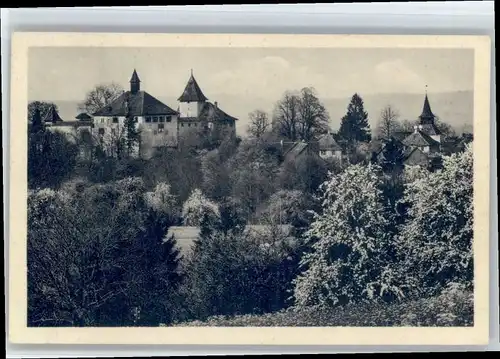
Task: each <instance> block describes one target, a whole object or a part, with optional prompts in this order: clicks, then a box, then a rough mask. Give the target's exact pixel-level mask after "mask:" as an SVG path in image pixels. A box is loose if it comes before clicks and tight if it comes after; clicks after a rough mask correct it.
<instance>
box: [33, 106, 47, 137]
mask: <svg viewBox="0 0 500 359" xmlns="http://www.w3.org/2000/svg"><path fill="white" fill-rule="evenodd" d="M44 129H45V126H44V125H43V121H42V115H41V113H40V109H39V108H38V107H36V108H35V110H34V113H33V118H32V119H31V128H30V130H31V133H38V132H41V131H43V130H44Z"/></svg>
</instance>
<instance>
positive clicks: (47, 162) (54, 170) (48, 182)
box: [28, 127, 78, 188]
mask: <svg viewBox="0 0 500 359" xmlns="http://www.w3.org/2000/svg"><path fill="white" fill-rule="evenodd" d="M35 128H36V127H35ZM35 128H33V130H34V129H35ZM77 155H78V148H77V146H76V145H75V144H73V143H71V142H69V141H68V139H67V138H66V137H65V136H64V134H61V133H59V132H51V131H47V130H44V129H43V127H39V128H38V131H37V132H30V133H29V134H28V187H29V188H44V187H57V186H59V185H60V184H61V183H62V182H63V181H64V180H66V179H68V178H69V177H70V176H71V174H72V172H73V170H74V168H75V165H76V160H77Z"/></svg>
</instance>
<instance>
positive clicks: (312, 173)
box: [279, 153, 328, 194]
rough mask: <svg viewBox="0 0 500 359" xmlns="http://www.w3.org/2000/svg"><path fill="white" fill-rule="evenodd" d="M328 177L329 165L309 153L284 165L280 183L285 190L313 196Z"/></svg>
mask: <svg viewBox="0 0 500 359" xmlns="http://www.w3.org/2000/svg"><path fill="white" fill-rule="evenodd" d="M327 176H328V164H327V163H326V162H325V161H324V160H323V159H321V158H320V157H319V156H317V155H316V154H313V153H307V154H304V155H301V156H300V157H298V158H294V159H290V160H288V161H286V162H285V163H284V165H283V167H282V169H281V173H280V175H279V183H280V187H281V188H283V189H287V190H298V191H301V192H304V193H310V194H312V193H315V192H316V191H317V190H318V188H319V186H320V185H321V184H322V183H323V182H324V181H325V180H326V179H327Z"/></svg>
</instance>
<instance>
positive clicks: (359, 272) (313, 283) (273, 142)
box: [27, 88, 473, 326]
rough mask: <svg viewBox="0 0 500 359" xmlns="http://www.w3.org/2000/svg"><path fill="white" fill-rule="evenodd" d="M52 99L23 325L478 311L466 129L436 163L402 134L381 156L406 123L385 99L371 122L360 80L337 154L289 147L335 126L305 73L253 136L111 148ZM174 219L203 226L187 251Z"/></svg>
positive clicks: (432, 321)
mask: <svg viewBox="0 0 500 359" xmlns="http://www.w3.org/2000/svg"><path fill="white" fill-rule="evenodd" d="M48 106H49V104H47V103H42V102H37V103H30V104H29V106H28V113H29V116H30V121H29V128H28V187H29V188H28V190H29V191H28V203H27V208H28V238H27V240H28V325H29V326H160V325H166V326H176V325H177V326H209V325H221V326H231V325H234V326H330V325H332V326H339V325H340V326H398V325H404V326H408V325H410V326H471V325H473V252H472V238H473V235H472V233H473V205H472V203H473V153H472V145H471V142H472V137H471V136H466V135H462V137H464V138H465V137H466V138H467V139H468V141H467V144H466V145H465V146H463V147H460V148H456V149H455V150H453V151H449V152H447V153H444V154H443V156H442V164H441V166H440V167H439V169H434V168H428V167H425V166H405V165H404V163H403V160H402V155H401V153H402V152H401V151H402V149H400V148H398V147H397V146H396V147H395V146H393V145H387V146H385V147H384V149H383V150H382V151H385V152H384V156H383V157H382V158H383V160H382V161H377V160H374V158H373V156H372V153H371V152H370V150H369V148H370V144H371V143H372V142H374V140H378V141H382V142H384V143H390V144H394V141H392V137H391V136H392V133H393V132H394V131H396V130H401V129H404V128H408V127H409V126H412V124H408V123H404V121H400V120H399V119H398V118H397V111H396V110H395V109H394V108H393V107H391V106H387V107H386V108H384V110H383V111H382V112H381V113H380V114H379V115H378V116H379V126H378V127H377V128H375V129H373V131H372V129H370V126H369V124H368V114H367V113H366V111H364V108H363V100H362V98H361V97H360V96H359V95H358V94H355V95H353V97H352V100H351V103H350V104H349V106H348V108H347V111H346V115H345V116H344V117H343V118H342V119H341V126H340V129H339V131H338V134H337V135H338V138H339V141H340V142H339V143H340V145H341V147H342V152H343V154H344V156H343V159H342V161H337V160H328V159H327V160H324V159H322V158H320V157H318V156H317V155H316V154H315V153H314V152H307V153H306V154H305V155H301V156H298V157H296V158H291V159H285V158H284V156H283V150H282V146H283V143H284V142H295V141H304V142H306V143H311V144H313V143H314V141H315V140H316V139H317V138H318V137H319V136H321V135H324V134H325V133H329V132H330V129H329V120H330V119H329V116H328V113H327V111H326V110H325V108H324V106H323V105H322V104H321V101H320V100H319V98H318V97H317V95H316V94H315V92H314V89H311V88H305V89H302V90H300V91H297V92H287V93H285V94H284V95H283V98H281V99H280V100H279V101H277V103H276V108H275V111H274V112H273V113H272V114H267V113H265V112H263V111H261V110H256V111H254V112H252V113H250V114H249V119H248V123H249V126H248V131H247V134H245V136H242V137H239V136H224V135H222V136H220V135H218V136H211V135H208V134H207V133H206V132H203V131H201V132H200V131H199V132H196V133H194V132H193V133H192V134H190V135H189V136H186V137H185V138H182V139H180V141H179V145H178V146H177V147H176V148H172V147H166V146H163V147H158V148H157V149H156V152H155V154H154V156H153V157H152V158H150V159H147V160H145V159H141V158H137V157H134V156H132V155H131V152H130V151H128V150H127V149H129V148H130V146H131V142H132V141H136V140H137V138H138V136H137V135H138V134H137V133H134V132H133V131H132V130H130V131H129V132H128V133H129V136H127V137H126V138H124V139H120V141H119V142H116V143H113V147H112V150H111V151H110V149H109V148H104V147H103V146H104V145H103V144H102V143H100V142H99V141H97V140H96V139H94V138H92V136H90V137H87V138H82V139H78V141H76V142H75V141H69V140H68V139H67V138H66V137H65V136H64V135H63V134H61V133H57V132H53V131H50V130H49V129H48V128H46V127H45V125H44V123H43V121H42V118H43V117H44V113H45V112H46V111H47V108H48ZM439 126H440V129H442V132H443V133H444V135H445V137H448V138H458V137H459V136H457V135H456V134H455V133H454V132H453V130H452V129H451V127H450V126H447V125H446V123H440V124H439ZM82 147H85V148H86V149H87V152H86V153H88V154H89V155H88V156H84V157H82V156H81V153H82ZM313 148H314V147H313ZM251 224H260V225H263V226H265V228H266V231H265V232H263V233H259V234H256V233H254V232H251V231H247V230H246V227H247V226H249V225H251ZM282 225H287V226H289V227H290V228H291V230H290V231H288V232H287V231H285V232H283V231H282V229H281V228H282ZM172 226H195V227H199V228H200V232H199V237H198V238H197V239H196V240H195V241H194V243H193V246H192V249H191V250H190V251H189V253H187V254H183V253H181V252H180V250H179V247H178V244H177V240H176V238H175V237H174V236H168V235H167V234H168V233H169V228H171V227H172Z"/></svg>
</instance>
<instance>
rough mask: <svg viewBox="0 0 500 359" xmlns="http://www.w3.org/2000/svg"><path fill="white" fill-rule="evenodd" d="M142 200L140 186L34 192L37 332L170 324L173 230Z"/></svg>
mask: <svg viewBox="0 0 500 359" xmlns="http://www.w3.org/2000/svg"><path fill="white" fill-rule="evenodd" d="M66 190H67V191H68V192H66ZM143 194H144V185H143V183H142V181H141V180H140V179H137V178H129V179H124V180H122V181H118V182H116V183H113V184H107V185H93V186H81V185H76V184H75V185H71V186H67V187H66V189H65V191H62V190H60V191H54V190H50V189H43V190H40V191H32V192H30V195H29V197H28V323H29V325H30V326H61V325H62V326H67V325H70V326H123V325H139V324H141V325H158V323H159V322H165V321H167V322H168V320H169V319H170V318H171V315H170V311H169V310H168V309H169V308H168V306H166V303H168V302H171V301H172V300H171V299H172V298H174V297H175V291H174V289H175V286H176V285H177V282H178V280H179V277H178V275H177V272H176V271H177V264H178V259H177V258H178V253H177V252H176V251H175V249H174V244H175V243H174V242H172V241H170V242H167V244H165V245H164V244H163V238H164V235H165V233H166V231H167V229H168V225H169V223H168V222H166V221H165V220H164V219H162V217H159V216H157V215H156V214H155V213H154V212H152V211H148V210H147V209H146V207H145V204H144V200H143ZM103 219H104V220H103ZM145 291H147V293H146V292H145ZM141 310H142V313H143V314H142V315H141V316H137V314H138V313H140V312H141Z"/></svg>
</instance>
